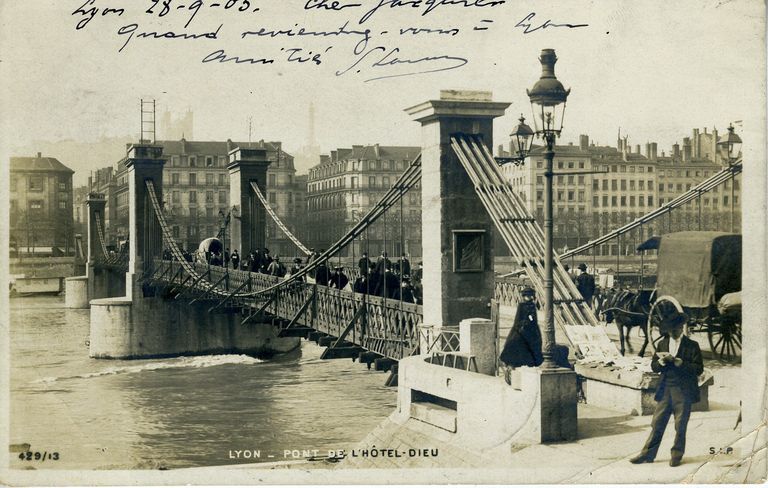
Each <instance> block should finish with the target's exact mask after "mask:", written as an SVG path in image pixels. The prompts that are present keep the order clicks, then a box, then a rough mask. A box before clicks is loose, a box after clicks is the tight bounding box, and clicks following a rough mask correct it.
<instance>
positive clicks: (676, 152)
mask: <svg viewBox="0 0 768 488" xmlns="http://www.w3.org/2000/svg"><path fill="white" fill-rule="evenodd" d="M678 159H680V144H678V143H674V144H672V160H674V161H677V160H678Z"/></svg>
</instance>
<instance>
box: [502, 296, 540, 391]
mask: <svg viewBox="0 0 768 488" xmlns="http://www.w3.org/2000/svg"><path fill="white" fill-rule="evenodd" d="M520 294H521V296H522V301H521V302H520V304H519V305H518V306H517V313H516V314H515V321H514V322H513V323H512V329H510V331H509V335H508V336H507V340H506V341H505V342H504V348H503V349H502V351H501V355H500V356H499V359H501V361H502V362H503V363H504V364H505V365H506V367H505V368H504V377H505V379H506V381H507V383H510V369H514V368H518V367H520V366H539V365H541V363H542V362H543V361H544V357H543V356H542V353H541V331H540V330H539V323H538V320H537V319H536V292H535V291H534V290H533V289H532V288H525V289H523V291H522V292H521V293H520Z"/></svg>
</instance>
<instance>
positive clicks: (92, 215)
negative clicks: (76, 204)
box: [85, 193, 109, 300]
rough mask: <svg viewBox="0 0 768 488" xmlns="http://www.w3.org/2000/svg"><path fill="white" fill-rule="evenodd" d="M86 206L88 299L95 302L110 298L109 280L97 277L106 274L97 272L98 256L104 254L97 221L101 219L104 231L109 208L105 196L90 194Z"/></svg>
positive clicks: (100, 271)
mask: <svg viewBox="0 0 768 488" xmlns="http://www.w3.org/2000/svg"><path fill="white" fill-rule="evenodd" d="M85 205H86V207H87V208H88V259H87V262H86V265H85V269H86V271H85V274H86V276H87V277H88V299H89V300H93V299H95V298H104V297H107V296H109V293H108V290H107V288H108V287H107V284H106V281H108V278H106V277H104V276H97V274H99V273H104V271H103V270H97V267H96V259H97V256H99V255H100V254H103V251H102V247H101V241H100V239H99V232H98V231H97V228H96V226H97V223H96V219H101V222H102V224H101V225H102V229H103V222H104V210H105V209H106V206H107V200H106V199H105V198H104V195H103V194H99V193H89V194H88V199H87V200H86V201H85Z"/></svg>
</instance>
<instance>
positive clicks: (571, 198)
mask: <svg viewBox="0 0 768 488" xmlns="http://www.w3.org/2000/svg"><path fill="white" fill-rule="evenodd" d="M568 201H569V202H572V201H573V192H572V191H569V192H568Z"/></svg>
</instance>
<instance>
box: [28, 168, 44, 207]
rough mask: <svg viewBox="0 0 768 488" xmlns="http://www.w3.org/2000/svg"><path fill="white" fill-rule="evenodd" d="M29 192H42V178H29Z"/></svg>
mask: <svg viewBox="0 0 768 488" xmlns="http://www.w3.org/2000/svg"><path fill="white" fill-rule="evenodd" d="M29 191H43V177H42V176H30V177H29ZM30 208H31V207H30Z"/></svg>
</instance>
